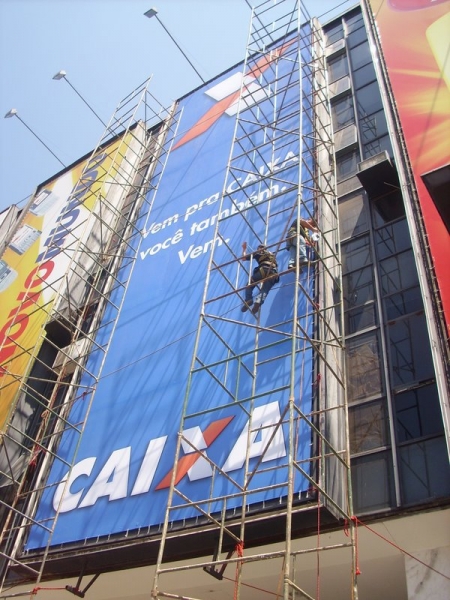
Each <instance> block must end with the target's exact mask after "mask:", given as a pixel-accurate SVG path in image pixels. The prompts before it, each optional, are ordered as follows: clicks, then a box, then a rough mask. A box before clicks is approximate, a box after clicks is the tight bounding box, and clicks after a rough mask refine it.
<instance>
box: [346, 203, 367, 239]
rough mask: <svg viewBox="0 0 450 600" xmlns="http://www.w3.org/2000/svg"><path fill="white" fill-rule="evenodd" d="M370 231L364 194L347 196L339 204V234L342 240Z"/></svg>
mask: <svg viewBox="0 0 450 600" xmlns="http://www.w3.org/2000/svg"><path fill="white" fill-rule="evenodd" d="M368 229H369V215H368V210H367V202H366V199H365V196H364V194H363V193H362V192H358V193H357V194H356V195H354V196H347V197H346V198H344V199H343V200H341V201H340V202H339V233H340V239H341V240H345V239H347V238H349V237H352V236H355V235H358V233H363V232H364V231H367V230H368Z"/></svg>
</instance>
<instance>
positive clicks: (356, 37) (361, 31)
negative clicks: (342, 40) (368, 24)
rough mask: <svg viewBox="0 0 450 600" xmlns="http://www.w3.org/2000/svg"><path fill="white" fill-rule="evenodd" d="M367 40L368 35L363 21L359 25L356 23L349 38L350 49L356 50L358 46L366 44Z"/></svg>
mask: <svg viewBox="0 0 450 600" xmlns="http://www.w3.org/2000/svg"><path fill="white" fill-rule="evenodd" d="M366 40H367V34H366V30H365V28H364V23H363V21H362V19H361V21H360V22H359V23H355V24H354V25H353V26H352V31H351V32H350V33H349V34H348V36H347V43H348V45H349V47H350V48H354V47H355V46H358V44H361V45H362V42H365V41H366Z"/></svg>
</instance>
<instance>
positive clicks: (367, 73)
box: [352, 63, 377, 90]
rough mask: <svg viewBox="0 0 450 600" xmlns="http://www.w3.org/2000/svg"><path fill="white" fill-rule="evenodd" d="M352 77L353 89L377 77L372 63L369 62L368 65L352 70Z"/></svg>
mask: <svg viewBox="0 0 450 600" xmlns="http://www.w3.org/2000/svg"><path fill="white" fill-rule="evenodd" d="M352 77H353V85H354V87H355V90H357V89H358V88H361V87H363V86H364V85H367V84H368V83H370V82H371V81H375V79H376V78H377V76H376V75H375V69H374V66H373V64H372V63H369V64H368V65H365V66H364V67H361V68H360V69H357V70H356V71H354V72H353V75H352Z"/></svg>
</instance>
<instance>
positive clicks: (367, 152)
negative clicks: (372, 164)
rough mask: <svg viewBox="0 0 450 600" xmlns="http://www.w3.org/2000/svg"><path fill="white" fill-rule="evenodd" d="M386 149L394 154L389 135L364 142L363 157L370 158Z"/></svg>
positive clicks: (390, 153)
mask: <svg viewBox="0 0 450 600" xmlns="http://www.w3.org/2000/svg"><path fill="white" fill-rule="evenodd" d="M384 150H387V152H388V154H389V155H390V156H392V145H391V140H390V139H389V136H388V135H385V136H384V137H381V138H379V139H377V140H373V141H372V142H368V143H367V144H364V145H363V158H370V157H371V156H375V155H376V154H380V152H383V151H384Z"/></svg>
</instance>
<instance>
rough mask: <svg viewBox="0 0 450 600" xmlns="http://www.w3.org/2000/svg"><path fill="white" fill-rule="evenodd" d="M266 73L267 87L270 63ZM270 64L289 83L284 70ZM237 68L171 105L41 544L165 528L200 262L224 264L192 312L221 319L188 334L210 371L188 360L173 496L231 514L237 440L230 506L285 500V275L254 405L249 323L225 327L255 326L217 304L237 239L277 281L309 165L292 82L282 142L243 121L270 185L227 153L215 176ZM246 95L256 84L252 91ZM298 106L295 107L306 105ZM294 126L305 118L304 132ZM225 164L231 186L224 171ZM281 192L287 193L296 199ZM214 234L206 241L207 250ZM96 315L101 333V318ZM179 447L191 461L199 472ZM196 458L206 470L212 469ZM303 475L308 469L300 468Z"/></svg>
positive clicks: (301, 384) (305, 441)
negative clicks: (126, 269) (165, 151)
mask: <svg viewBox="0 0 450 600" xmlns="http://www.w3.org/2000/svg"><path fill="white" fill-rule="evenodd" d="M295 46H296V44H290V45H289V44H286V43H285V45H284V46H281V48H282V51H281V53H282V52H287V51H288V49H289V52H292V51H293V50H294V51H295ZM296 51H297V52H298V49H297V50H296ZM305 52H309V51H307V50H305ZM266 62H267V61H266ZM280 64H281V63H280ZM269 67H270V65H269ZM277 68H278V70H277V72H276V77H277V78H278V80H279V79H280V77H282V73H283V71H282V69H283V67H282V65H281V66H278V67H277ZM285 69H286V72H287V73H290V74H291V73H292V66H291V64H290V62H289V61H287V62H286V67H285ZM241 72H242V66H239V67H238V68H236V69H234V70H231V71H229V72H227V73H225V74H223V75H222V76H221V77H219V78H218V79H216V80H214V81H213V82H211V83H209V84H207V85H206V86H204V87H203V88H201V89H199V90H197V91H196V92H194V93H192V94H191V95H189V96H187V97H186V98H184V99H182V100H181V101H180V103H179V107H178V109H179V122H178V132H177V137H176V141H175V143H174V145H173V147H172V149H171V151H170V154H169V156H168V160H167V164H166V166H165V170H164V173H163V176H162V179H161V182H160V184H159V187H158V191H157V193H156V196H155V201H154V205H153V207H152V211H151V214H150V218H149V220H148V222H147V223H146V224H145V230H144V231H143V236H144V240H143V242H142V244H141V247H140V250H139V254H138V258H137V263H136V265H135V268H134V270H133V272H132V276H131V278H130V281H129V287H128V290H127V294H126V298H125V302H124V305H123V308H122V311H121V314H120V317H119V320H118V323H117V327H116V330H115V332H114V337H113V341H112V344H111V346H110V348H109V352H108V354H107V358H106V362H105V366H104V368H103V375H102V377H101V380H100V382H99V384H98V387H97V390H96V393H95V398H94V400H93V403H92V407H91V410H90V413H89V416H88V419H87V423H86V428H85V431H84V433H83V436H82V438H81V443H80V446H79V448H78V451H77V455H76V461H75V466H74V468H73V469H72V471H71V472H70V474H68V473H69V472H68V467H67V465H64V464H62V463H61V462H59V461H55V463H54V465H53V467H52V470H51V473H50V476H49V481H48V484H49V485H48V487H47V488H46V490H45V491H44V493H43V496H42V499H41V502H40V505H39V507H38V511H37V515H36V520H37V521H39V522H42V521H44V520H48V523H51V520H52V519H53V518H54V516H55V514H56V511H57V510H58V508H59V516H58V519H57V523H56V526H55V529H54V532H53V535H52V538H51V544H52V545H56V544H65V543H73V542H78V541H81V540H85V539H91V538H97V537H101V536H109V535H114V534H116V535H120V534H126V533H127V532H130V531H136V530H142V529H143V528H150V527H151V526H158V525H159V524H161V523H162V522H163V521H164V515H165V509H166V504H167V493H168V488H169V485H170V480H171V476H172V469H173V466H174V459H175V447H176V442H177V433H178V431H179V428H180V422H181V417H182V413H183V404H184V401H185V397H186V388H187V385H188V378H189V372H190V367H191V360H192V353H193V349H194V341H195V337H196V332H197V325H198V320H199V315H200V309H201V306H202V299H203V294H204V290H205V282H206V277H207V273H208V260H209V257H210V254H211V252H212V251H213V252H214V263H215V264H223V265H225V266H223V267H222V268H221V270H220V271H218V270H212V271H210V280H209V286H208V295H207V297H206V300H207V302H206V305H205V307H206V312H208V311H209V312H211V313H212V314H214V315H215V314H217V315H219V316H220V320H219V321H218V322H217V323H215V325H214V331H212V330H210V329H209V328H208V327H204V328H203V329H202V331H201V335H200V342H199V347H198V356H199V358H200V359H201V361H202V362H203V364H206V363H207V364H209V365H212V366H211V367H210V369H209V370H208V371H205V370H204V369H201V368H199V367H200V363H198V364H196V367H197V368H198V370H197V371H196V372H195V373H194V374H193V377H192V380H191V381H190V389H189V394H188V415H189V417H188V418H187V419H186V421H185V422H184V424H183V431H184V437H185V438H186V439H185V440H184V441H183V444H182V454H181V456H180V461H179V464H178V471H177V481H178V488H179V489H180V491H181V492H182V493H183V494H185V495H186V496H187V497H189V498H190V499H192V500H195V501H199V502H200V503H201V504H200V505H201V507H202V509H203V510H205V511H207V512H211V513H214V512H217V511H219V510H221V509H222V507H223V506H224V500H223V499H221V497H222V496H227V499H226V508H230V509H231V508H235V507H239V506H241V504H242V495H240V494H239V493H238V492H239V490H240V489H241V486H242V485H243V484H244V483H245V482H244V478H245V468H244V467H245V465H244V460H245V452H246V448H247V440H248V439H250V459H251V460H250V462H251V464H250V469H252V468H253V467H254V466H257V465H259V467H258V468H257V469H256V470H255V474H254V475H253V476H252V477H251V481H247V482H246V483H247V484H248V492H249V494H248V496H247V498H246V500H245V502H246V503H247V504H252V503H259V502H262V501H270V500H274V499H278V498H283V497H285V496H286V493H287V488H286V480H287V452H288V448H287V444H288V440H289V432H288V429H287V428H288V424H287V422H285V423H283V425H282V426H281V427H276V425H277V424H278V423H280V420H281V419H282V418H283V417H284V420H286V419H287V415H286V410H287V408H288V405H289V389H288V388H287V387H286V385H287V384H286V382H289V373H291V370H292V364H291V349H292V343H293V342H292V339H293V338H292V311H293V305H294V294H295V290H296V289H297V288H296V287H295V274H294V273H293V272H287V273H285V274H283V275H282V276H281V277H280V281H279V282H278V283H277V284H276V285H275V286H274V287H273V289H272V290H271V291H270V293H269V295H268V297H267V300H266V302H265V303H264V305H263V306H262V308H261V316H260V325H261V327H262V329H261V332H260V333H259V344H260V346H262V347H263V349H262V350H261V352H260V353H259V355H258V358H257V360H258V363H259V366H258V374H257V386H258V387H257V390H258V393H257V397H256V399H255V394H254V391H253V387H252V386H253V385H254V377H253V375H252V373H253V369H254V366H253V361H254V356H255V355H254V348H255V331H254V327H253V326H249V327H245V328H243V327H242V326H240V325H236V323H235V322H236V321H239V322H248V323H249V324H251V325H252V324H254V323H256V321H255V317H254V316H253V315H252V314H251V312H247V313H242V312H241V305H242V301H241V298H242V297H243V292H242V294H241V295H240V296H239V295H238V294H236V293H232V290H233V289H235V288H236V287H237V288H239V287H241V288H244V287H245V285H246V283H247V282H248V273H249V268H250V269H251V267H252V265H251V264H250V263H248V264H246V261H239V260H235V259H234V256H239V255H240V254H241V252H242V250H241V245H242V243H243V242H244V241H247V242H248V244H249V249H250V251H251V250H252V249H254V247H253V246H254V245H255V244H256V238H257V237H262V238H264V239H266V241H267V244H269V245H270V248H271V250H272V251H273V252H274V253H275V254H276V256H277V260H278V269H279V271H286V270H287V263H288V258H289V256H288V254H289V253H288V252H286V251H285V241H284V240H285V236H286V231H287V227H288V226H289V221H291V220H292V219H293V218H295V216H297V215H296V214H292V211H291V210H290V208H291V207H293V206H295V203H296V195H297V193H298V189H297V188H298V182H299V180H300V178H301V177H303V179H304V180H305V181H307V180H308V178H309V175H308V173H310V172H311V168H310V165H309V168H308V164H307V163H305V161H303V162H302V160H301V158H302V148H301V146H300V144H299V140H300V136H299V135H298V131H297V132H296V130H295V127H296V128H297V129H298V126H299V125H298V122H299V116H298V110H297V111H295V109H293V108H292V105H293V103H295V102H297V103H299V102H300V99H299V97H298V90H299V85H298V73H297V85H295V83H296V82H295V79H293V80H292V82H290V84H289V86H288V91H287V92H286V91H284V92H283V97H282V98H280V102H279V106H280V109H279V110H280V114H279V118H280V119H284V125H283V130H285V131H286V132H287V133H286V134H283V135H279V136H278V137H277V139H274V140H272V143H270V144H266V141H267V132H262V130H261V127H260V126H259V125H258V127H256V126H255V133H254V139H252V140H251V143H252V144H255V141H256V143H258V136H261V140H262V147H261V160H260V169H259V170H260V175H267V170H268V169H269V171H270V172H271V173H272V174H273V177H272V179H271V184H270V186H269V187H267V184H266V183H265V184H264V185H263V184H262V183H261V178H259V180H258V177H256V176H255V175H254V174H253V175H249V172H251V171H252V169H253V171H254V164H255V163H254V161H253V165H250V164H246V161H248V157H246V156H245V152H244V156H243V158H242V160H241V159H239V158H238V157H237V156H232V157H231V162H232V164H233V165H234V169H233V170H232V171H230V178H229V179H228V181H225V176H226V172H227V164H228V163H229V160H230V152H231V148H232V141H233V137H234V135H235V125H236V110H237V100H238V97H239V92H240V89H241V83H242V74H241ZM280 73H281V74H280ZM270 77H272V78H274V77H275V71H274V70H273V69H270V68H267V70H266V71H265V73H264V77H263V78H261V74H260V73H258V75H257V74H256V73H255V72H253V74H252V73H250V74H249V73H247V79H246V81H245V85H246V86H247V89H249V90H250V92H251V95H250V92H249V96H248V100H247V101H248V102H250V99H252V100H251V101H253V102H254V101H256V100H258V107H259V109H260V113H261V115H263V114H264V109H265V106H267V108H269V106H270V107H272V106H273V105H274V102H273V97H270V98H269V96H270V95H271V94H273V93H274V92H273V89H274V84H273V81H272V82H270V81H269V79H270ZM291 77H292V74H291ZM264 78H265V79H264ZM263 80H264V83H261V81H263ZM266 80H267V81H266ZM305 85H306V84H305ZM250 86H253V87H250ZM254 86H260V93H259V92H258V89H256V91H255V87H254ZM271 86H272V87H271ZM284 88H286V85H284ZM281 100H282V102H281ZM309 106H310V105H309ZM304 110H305V111H306V112H307V111H308V110H310V108H308V106H305V107H304ZM283 111H285V114H284V113H283ZM271 118H273V115H271ZM309 122H310V121H309ZM307 123H308V119H305V124H304V128H305V127H306V128H307V127H308V125H307ZM290 131H291V132H292V133H289V132H290ZM303 134H305V129H304V130H303ZM247 143H250V141H248V142H247ZM244 150H245V149H244ZM240 160H241V162H240ZM239 165H240V167H241V168H242V175H240V176H238V175H237V173H238V170H237V168H236V167H237V166H239ZM264 181H267V178H266V177H265V178H264ZM292 182H296V188H295V189H293V188H292V185H291V184H292ZM242 186H244V188H243V187H242ZM264 186H266V187H264ZM310 187H311V186H310ZM224 188H225V195H224V196H223V197H224V200H223V202H222V201H221V200H222V192H223V190H224ZM268 200H270V204H271V205H272V208H271V211H272V213H273V215H272V214H271V217H270V224H271V228H270V231H269V232H267V231H265V229H264V227H265V225H264V223H265V221H264V219H262V217H261V213H262V212H264V211H266V210H267V208H266V207H267V205H268ZM312 202H313V198H312V193H310V192H308V191H307V189H306V188H305V191H304V193H303V205H302V211H303V210H305V211H306V213H305V216H307V214H308V213H309V212H310V211H311V210H312ZM238 213H239V214H240V215H241V216H242V215H245V218H240V217H239V216H238ZM142 227H144V224H142ZM216 227H217V228H218V231H219V234H220V235H219V236H218V238H217V240H218V241H217V242H216V243H215V247H214V248H213V240H214V231H215V228H216ZM252 247H253V248H252ZM300 277H301V280H302V283H303V287H304V290H305V293H301V294H299V298H298V302H299V311H298V314H301V315H303V316H302V319H301V322H300V324H299V325H300V326H299V328H298V331H297V336H296V341H295V344H296V345H297V346H296V350H297V354H296V355H295V361H296V363H295V365H294V368H295V372H296V376H295V382H294V383H295V389H294V393H295V396H296V397H297V398H299V408H300V409H301V410H302V411H304V412H309V411H310V409H311V402H312V372H313V366H312V365H313V352H312V349H311V347H310V346H309V344H308V343H307V342H306V341H305V335H303V334H302V332H311V330H312V327H313V317H312V314H309V313H310V312H311V311H308V309H307V303H308V297H312V296H313V295H314V287H313V278H312V277H308V274H307V273H306V272H305V273H302V274H301V276H300ZM252 319H253V321H251V320H252ZM104 320H105V323H107V322H108V315H105V318H104ZM105 335H106V332H105ZM218 339H220V340H221V342H220V343H219V342H218ZM99 341H100V343H101V340H99ZM230 348H232V352H230V350H229V349H230ZM236 355H239V359H238V358H236ZM96 360H101V357H100V355H98V356H97V355H93V357H92V358H91V364H92V365H93V364H94V362H95V361H96ZM236 398H239V402H238V403H236ZM85 410H86V407H85V406H84V404H83V401H82V400H78V401H77V403H76V404H75V405H74V408H73V411H72V414H71V416H70V421H71V423H77V422H81V421H82V420H83V419H84V418H85ZM250 414H252V419H251V424H250V419H249V415H250ZM296 426H297V427H298V431H296V432H295V448H294V452H295V456H296V458H297V459H298V460H302V458H304V459H305V460H307V459H308V458H309V457H310V456H311V452H312V450H311V443H312V442H311V435H310V430H309V428H308V427H306V426H305V425H304V424H302V422H301V421H300V420H298V421H297V425H296ZM249 427H251V432H250V433H249ZM186 440H187V441H186ZM77 442H78V436H77V435H76V434H74V433H71V432H67V434H65V435H64V436H63V439H62V442H61V445H60V448H59V450H58V454H59V455H60V456H63V457H67V459H68V460H70V457H71V456H73V453H74V449H75V447H76V444H77ZM194 448H196V449H200V450H202V451H204V452H205V453H206V454H207V456H208V457H209V458H210V460H211V462H209V461H208V460H206V459H205V458H204V457H202V456H201V455H200V454H199V453H198V452H196V451H195V450H194ZM211 463H214V464H217V465H219V466H220V469H221V471H222V472H220V471H218V470H217V469H214V468H213V466H212V464H211ZM304 468H305V470H306V471H307V470H308V468H309V467H307V466H305V467H304ZM308 485H309V484H308V481H307V479H305V478H304V477H301V476H300V475H299V474H298V473H297V475H296V479H295V489H296V491H297V492H301V491H304V490H306V489H307V488H308ZM234 494H236V496H234ZM197 514H198V513H197V511H196V509H195V508H194V507H192V506H189V503H187V504H186V505H184V504H183V502H182V501H180V508H179V509H178V510H174V511H173V513H172V515H171V519H172V520H174V521H177V520H184V519H190V518H193V517H195V516H196V515H197ZM48 539H49V538H48V533H46V532H45V530H43V529H42V528H40V527H37V526H34V527H33V528H32V529H31V532H30V536H29V540H28V542H27V548H28V549H34V548H39V547H43V546H45V545H46V544H47V542H48Z"/></svg>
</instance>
